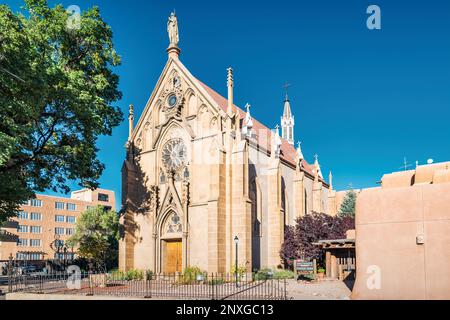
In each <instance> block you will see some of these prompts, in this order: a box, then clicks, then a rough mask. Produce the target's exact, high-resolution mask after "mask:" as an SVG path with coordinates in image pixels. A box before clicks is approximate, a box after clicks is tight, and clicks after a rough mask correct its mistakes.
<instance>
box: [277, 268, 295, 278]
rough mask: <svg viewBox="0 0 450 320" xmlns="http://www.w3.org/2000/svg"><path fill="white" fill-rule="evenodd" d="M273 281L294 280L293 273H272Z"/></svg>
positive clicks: (286, 271) (279, 271)
mask: <svg viewBox="0 0 450 320" xmlns="http://www.w3.org/2000/svg"><path fill="white" fill-rule="evenodd" d="M273 278H274V279H295V273H294V272H293V271H291V270H276V271H275V272H274V273H273Z"/></svg>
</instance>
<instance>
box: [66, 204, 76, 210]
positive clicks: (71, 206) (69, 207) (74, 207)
mask: <svg viewBox="0 0 450 320" xmlns="http://www.w3.org/2000/svg"><path fill="white" fill-rule="evenodd" d="M67 210H69V211H75V210H77V205H76V204H75V203H68V204H67Z"/></svg>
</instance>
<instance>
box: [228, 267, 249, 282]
mask: <svg viewBox="0 0 450 320" xmlns="http://www.w3.org/2000/svg"><path fill="white" fill-rule="evenodd" d="M236 272H237V274H238V277H239V279H241V278H242V277H243V276H244V275H245V273H246V272H247V268H246V266H245V264H241V265H240V266H238V267H237V268H236V265H233V266H232V267H231V274H232V275H233V276H234V277H235V275H236Z"/></svg>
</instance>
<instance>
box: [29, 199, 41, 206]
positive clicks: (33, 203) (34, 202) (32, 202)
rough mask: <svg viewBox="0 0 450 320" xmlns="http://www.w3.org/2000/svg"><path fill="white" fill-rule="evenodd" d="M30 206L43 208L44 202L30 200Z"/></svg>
mask: <svg viewBox="0 0 450 320" xmlns="http://www.w3.org/2000/svg"><path fill="white" fill-rule="evenodd" d="M30 205H31V206H32V207H42V200H39V199H31V200H30Z"/></svg>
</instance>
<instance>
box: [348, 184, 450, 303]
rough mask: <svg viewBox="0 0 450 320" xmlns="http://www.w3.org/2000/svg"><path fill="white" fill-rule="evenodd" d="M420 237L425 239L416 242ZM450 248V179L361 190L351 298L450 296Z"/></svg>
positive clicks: (445, 297) (448, 297) (357, 206)
mask: <svg viewBox="0 0 450 320" xmlns="http://www.w3.org/2000/svg"><path fill="white" fill-rule="evenodd" d="M421 235H423V239H424V243H423V244H417V243H416V242H417V240H416V237H418V236H421ZM449 248H450V183H440V184H421V185H414V186H411V187H402V188H390V189H368V190H363V191H362V192H361V193H360V194H359V196H358V199H357V203H356V269H357V277H356V282H355V286H354V288H353V292H352V296H351V297H352V298H353V299H450V254H449V252H450V251H449V250H450V249H449ZM377 271H379V280H380V281H379V286H377V284H378V283H377V275H376V273H377ZM368 284H369V285H368Z"/></svg>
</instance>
